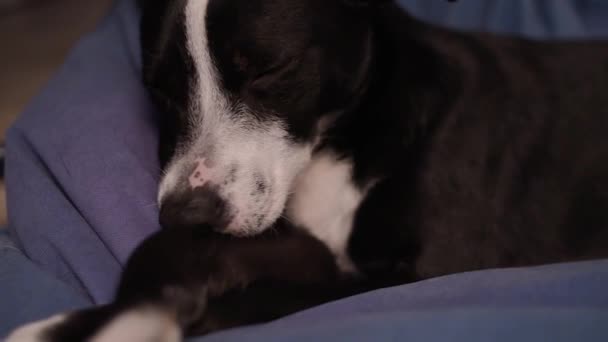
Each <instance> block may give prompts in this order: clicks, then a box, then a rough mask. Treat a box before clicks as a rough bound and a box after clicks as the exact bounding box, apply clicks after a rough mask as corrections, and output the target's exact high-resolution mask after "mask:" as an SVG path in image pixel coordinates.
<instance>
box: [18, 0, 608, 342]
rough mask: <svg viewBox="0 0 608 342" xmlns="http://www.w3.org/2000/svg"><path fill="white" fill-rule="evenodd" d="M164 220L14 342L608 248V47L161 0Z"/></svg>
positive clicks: (217, 1)
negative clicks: (109, 294)
mask: <svg viewBox="0 0 608 342" xmlns="http://www.w3.org/2000/svg"><path fill="white" fill-rule="evenodd" d="M141 7H142V13H143V18H142V49H143V61H144V65H143V75H144V82H145V84H146V87H147V88H148V90H149V92H150V94H151V97H152V98H153V100H154V101H155V103H156V104H157V105H158V107H159V110H160V112H161V113H162V114H161V124H160V127H161V132H160V140H161V143H160V156H161V162H162V164H163V169H164V173H163V177H162V181H161V182H160V186H159V195H158V203H159V208H160V222H161V224H162V226H163V227H164V229H163V230H162V231H160V232H158V233H157V234H155V235H154V236H152V237H150V238H149V239H148V240H146V241H145V242H144V243H143V244H142V245H141V246H140V247H139V248H138V249H137V250H136V251H135V252H134V254H133V255H132V257H131V258H130V260H129V262H128V264H127V266H126V268H125V270H124V274H123V278H122V280H121V283H120V285H119V288H118V290H117V295H116V300H115V302H113V303H111V304H108V305H106V306H102V307H99V308H94V309H90V310H85V311H79V312H76V313H71V314H67V315H60V316H56V317H53V318H51V319H49V320H47V321H43V322H39V323H34V324H31V325H28V326H25V327H23V328H21V329H19V330H17V331H16V332H15V333H14V334H13V335H12V337H10V338H9V341H10V342H15V341H82V340H90V341H148V340H154V341H178V340H180V339H181V338H183V337H184V336H192V335H198V334H205V333H209V332H213V331H217V330H221V329H225V328H229V327H235V326H241V325H245V324H252V323H258V322H265V321H268V320H272V319H276V318H279V317H282V316H284V315H287V314H290V313H293V312H295V311H298V310H302V309H305V308H309V307H312V306H314V305H317V304H321V303H325V302H328V301H331V300H335V299H339V298H343V297H346V296H350V295H353V294H357V293H361V292H364V291H368V290H371V289H377V288H382V287H386V286H392V285H398V284H405V283H408V282H414V281H418V280H422V279H428V278H432V277H438V276H442V275H447V274H452V273H457V272H464V271H472V270H482V269H488V268H500V267H517V266H528V265H538V264H547V263H556V262H565V261H576V260H585V259H593V258H604V257H607V256H608V144H607V135H606V132H607V131H608V44H605V43H600V42H564V41H562V42H551V43H549V42H537V41H530V40H525V39H517V38H511V37H504V36H500V35H491V34H479V33H467V32H458V31H453V30H448V29H445V28H440V27H436V26H433V25H430V24H427V23H423V22H421V21H419V20H417V19H415V18H414V17H412V16H411V15H409V14H408V13H407V12H406V11H404V10H403V9H402V8H400V7H399V6H398V5H397V4H396V3H395V2H394V1H390V0H385V1H380V0H377V1H374V0H359V1H357V0H307V1H302V0H247V1H244V0H175V1H170V0H147V1H143V2H142V3H141Z"/></svg>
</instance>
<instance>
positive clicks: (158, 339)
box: [91, 308, 182, 342]
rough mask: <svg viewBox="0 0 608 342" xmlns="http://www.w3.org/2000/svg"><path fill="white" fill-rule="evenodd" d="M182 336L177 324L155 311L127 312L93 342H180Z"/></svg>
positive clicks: (92, 339) (112, 322) (165, 315)
mask: <svg viewBox="0 0 608 342" xmlns="http://www.w3.org/2000/svg"><path fill="white" fill-rule="evenodd" d="M181 340H182V335H181V331H180V329H179V327H178V326H177V323H175V321H174V320H173V319H171V317H170V316H168V315H167V314H165V313H163V312H161V311H159V310H154V309H151V308H150V309H138V310H133V311H129V312H126V313H124V314H122V315H120V316H118V317H116V318H115V319H114V320H112V321H111V322H110V323H109V324H108V325H107V326H106V327H104V328H103V329H102V330H101V331H100V332H99V333H97V335H95V336H94V337H93V338H91V342H121V341H125V342H126V341H129V342H179V341H181Z"/></svg>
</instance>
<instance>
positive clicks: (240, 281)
mask: <svg viewBox="0 0 608 342" xmlns="http://www.w3.org/2000/svg"><path fill="white" fill-rule="evenodd" d="M354 284H355V282H354V281H353V282H351V281H348V280H345V279H344V277H343V276H342V275H341V274H340V273H339V271H338V269H337V267H336V264H335V261H334V258H333V256H332V255H331V253H330V252H329V251H328V250H327V248H326V247H325V246H324V245H323V244H322V243H320V242H319V241H317V240H316V239H314V238H312V237H310V236H308V235H307V234H305V233H302V232H300V231H298V230H296V229H293V228H292V227H289V226H288V225H286V224H285V223H284V222H280V223H278V224H277V226H276V227H275V228H274V229H272V230H270V231H268V232H267V233H265V234H263V235H260V236H257V237H253V238H247V239H239V238H234V237H231V236H226V235H220V234H215V233H209V232H205V231H204V230H203V229H201V228H200V227H199V228H184V229H166V230H163V231H160V232H158V233H157V234H155V235H153V236H152V237H150V238H149V239H147V240H146V241H144V242H143V243H142V244H141V246H139V247H138V248H137V250H136V251H135V252H134V253H133V255H132V256H131V258H130V260H129V262H128V264H127V266H126V268H125V271H124V274H123V278H122V280H121V283H120V286H119V289H118V292H117V296H116V300H115V302H114V303H113V304H110V305H107V306H104V307H100V308H94V309H89V310H85V311H80V312H76V313H72V314H69V315H65V316H63V317H60V319H59V318H57V319H55V320H54V321H52V322H51V321H49V324H38V325H31V326H29V328H28V327H26V328H25V329H21V332H20V331H17V333H16V334H15V335H14V336H13V338H12V339H9V341H10V342H13V341H84V340H87V341H102V342H103V341H112V342H120V341H148V340H154V341H179V340H180V339H181V338H182V337H183V336H192V335H200V334H205V333H209V332H211V331H217V330H221V329H225V328H229V327H235V326H240V325H246V324H252V323H260V322H264V321H269V320H272V319H276V318H279V317H281V316H284V315H287V314H290V313H293V312H295V311H298V310H302V309H306V308H309V307H312V306H315V305H318V304H321V303H323V302H327V301H330V300H333V299H337V298H341V297H344V296H348V295H351V294H355V293H358V292H361V291H363V290H365V288H364V287H363V286H359V285H354ZM28 329H29V330H28Z"/></svg>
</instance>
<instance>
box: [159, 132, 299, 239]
mask: <svg viewBox="0 0 608 342" xmlns="http://www.w3.org/2000/svg"><path fill="white" fill-rule="evenodd" d="M267 139H274V140H275V141H272V142H264V143H263V144H260V143H259V142H255V141H252V142H247V144H249V145H255V144H258V145H260V146H258V147H255V148H253V149H252V148H251V146H245V147H240V146H236V147H234V146H233V147H230V148H228V149H226V150H224V149H222V150H221V153H220V149H218V148H214V149H213V151H214V152H215V153H214V155H212V156H205V157H202V156H200V155H191V154H189V153H185V154H181V155H180V156H179V157H177V158H174V161H173V162H171V163H170V164H169V166H168V168H167V169H166V172H165V175H164V177H163V179H162V181H161V185H160V191H159V206H160V222H161V224H162V226H163V227H165V228H177V227H183V226H189V227H192V226H196V227H201V228H203V229H209V228H212V229H213V230H215V231H217V232H220V233H225V234H230V235H234V236H252V235H256V234H259V233H262V232H263V231H265V230H267V229H269V228H270V227H272V226H273V224H274V223H275V222H276V221H277V220H278V219H279V218H280V217H281V215H282V214H283V211H284V209H285V206H286V204H287V201H288V198H289V195H290V192H291V191H292V187H293V183H294V180H295V178H296V176H297V175H298V173H299V172H300V170H302V169H303V168H304V167H305V165H306V164H307V163H308V162H309V160H310V154H311V149H310V147H309V145H306V144H296V143H293V142H291V141H289V140H287V139H275V138H273V137H272V136H270V137H269V138H267ZM231 142H232V143H238V141H231ZM247 144H244V145H247ZM273 144H274V145H273ZM281 144H282V145H283V146H280V145H281ZM271 145H273V146H272V148H267V149H264V147H267V146H271ZM216 146H224V147H225V144H219V143H218V144H217V145H216ZM197 150H199V149H197ZM217 155H219V156H222V157H217Z"/></svg>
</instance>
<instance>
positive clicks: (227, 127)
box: [158, 0, 311, 235]
mask: <svg viewBox="0 0 608 342" xmlns="http://www.w3.org/2000/svg"><path fill="white" fill-rule="evenodd" d="M208 3H209V0H191V1H188V2H187V4H186V7H185V21H186V23H185V26H186V30H185V31H186V32H185V34H186V38H187V44H188V50H189V52H190V55H191V57H192V59H193V61H194V66H195V69H196V72H197V75H196V78H195V80H196V81H195V82H194V83H195V84H193V85H192V86H191V89H193V94H191V99H192V100H191V103H190V108H189V113H190V115H189V122H188V123H187V132H188V135H187V137H186V139H185V141H180V142H179V144H178V148H177V150H176V152H175V155H174V156H173V158H172V160H171V161H170V163H169V165H168V166H167V168H166V173H165V176H164V178H163V179H162V181H161V185H160V190H159V199H158V200H159V204H160V205H161V206H162V204H163V201H164V200H165V199H166V198H167V196H169V195H171V194H173V193H177V192H180V191H183V189H180V187H190V188H196V187H201V186H206V185H209V186H212V187H213V189H214V191H217V192H218V193H219V195H220V197H221V198H222V199H224V200H225V202H226V204H227V210H228V211H229V215H230V223H229V225H228V227H227V228H226V229H225V232H227V233H230V234H234V235H251V234H256V233H259V232H261V231H263V230H264V229H266V228H268V227H269V226H270V225H271V224H272V223H273V222H274V221H276V220H277V219H278V218H279V216H280V215H281V213H282V211H283V209H284V206H285V202H286V200H287V197H288V194H289V191H290V188H291V186H292V183H293V180H294V178H295V177H296V175H297V174H298V172H299V171H300V170H302V169H303V168H304V166H305V165H306V164H307V162H308V161H309V160H310V154H311V147H310V145H306V144H299V143H295V142H293V140H292V139H291V137H290V136H289V133H288V132H287V130H286V125H285V123H284V122H281V121H279V119H278V118H276V116H271V115H267V116H262V117H269V118H272V119H269V118H266V119H260V116H256V115H254V114H253V113H252V111H251V110H250V109H249V108H248V107H247V106H246V105H244V104H240V103H237V104H236V105H235V104H234V101H233V102H232V103H230V102H229V101H228V99H227V96H225V94H224V93H223V91H222V89H221V85H220V80H219V77H218V75H217V69H216V67H215V66H214V63H213V60H212V57H211V53H210V51H209V42H208V36H207V29H206V15H207V7H208Z"/></svg>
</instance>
